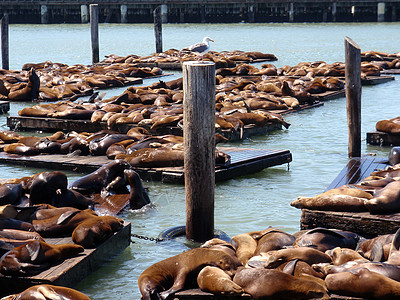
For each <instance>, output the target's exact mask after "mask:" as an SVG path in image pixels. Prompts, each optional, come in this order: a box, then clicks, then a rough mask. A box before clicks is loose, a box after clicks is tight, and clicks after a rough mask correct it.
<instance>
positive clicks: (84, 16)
mask: <svg viewBox="0 0 400 300" xmlns="http://www.w3.org/2000/svg"><path fill="white" fill-rule="evenodd" d="M88 22H89V15H88V7H87V5H86V4H82V5H81V23H82V24H87V23H88Z"/></svg>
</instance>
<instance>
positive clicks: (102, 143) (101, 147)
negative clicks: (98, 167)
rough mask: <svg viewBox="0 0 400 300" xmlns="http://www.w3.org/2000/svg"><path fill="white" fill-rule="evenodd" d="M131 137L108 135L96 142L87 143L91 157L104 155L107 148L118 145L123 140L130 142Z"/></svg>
mask: <svg viewBox="0 0 400 300" xmlns="http://www.w3.org/2000/svg"><path fill="white" fill-rule="evenodd" d="M132 139H134V138H133V137H132V136H129V135H126V134H110V135H106V136H104V137H102V138H100V139H98V140H96V139H94V140H92V141H90V143H89V150H90V154H91V155H105V154H106V152H107V149H108V147H110V146H111V145H112V144H115V143H119V142H121V141H124V140H132Z"/></svg>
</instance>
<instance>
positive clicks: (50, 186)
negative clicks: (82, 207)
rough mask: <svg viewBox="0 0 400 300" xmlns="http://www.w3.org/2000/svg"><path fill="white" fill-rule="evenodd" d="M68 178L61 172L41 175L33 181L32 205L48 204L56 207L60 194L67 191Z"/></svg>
mask: <svg viewBox="0 0 400 300" xmlns="http://www.w3.org/2000/svg"><path fill="white" fill-rule="evenodd" d="M67 187H68V178H67V176H66V175H65V174H64V173H63V172H60V171H52V172H43V173H40V174H39V175H38V176H36V178H35V179H34V180H33V181H32V185H31V188H30V192H29V203H30V205H34V204H39V203H46V204H52V205H54V204H53V203H54V201H55V200H56V198H57V196H58V194H62V193H63V192H65V191H66V190H67Z"/></svg>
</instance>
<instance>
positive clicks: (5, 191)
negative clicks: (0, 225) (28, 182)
mask: <svg viewBox="0 0 400 300" xmlns="http://www.w3.org/2000/svg"><path fill="white" fill-rule="evenodd" d="M21 197H22V184H20V183H5V184H2V185H0V205H6V204H18V203H19V202H20V200H21Z"/></svg>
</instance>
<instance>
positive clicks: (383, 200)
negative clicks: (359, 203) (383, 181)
mask: <svg viewBox="0 0 400 300" xmlns="http://www.w3.org/2000/svg"><path fill="white" fill-rule="evenodd" d="M365 206H366V207H367V208H368V210H369V211H370V212H371V213H373V214H378V213H396V212H399V211H400V181H393V182H390V183H388V184H387V185H386V186H385V187H384V188H382V189H380V190H378V191H376V192H375V194H374V198H373V199H370V200H367V201H366V202H365Z"/></svg>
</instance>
